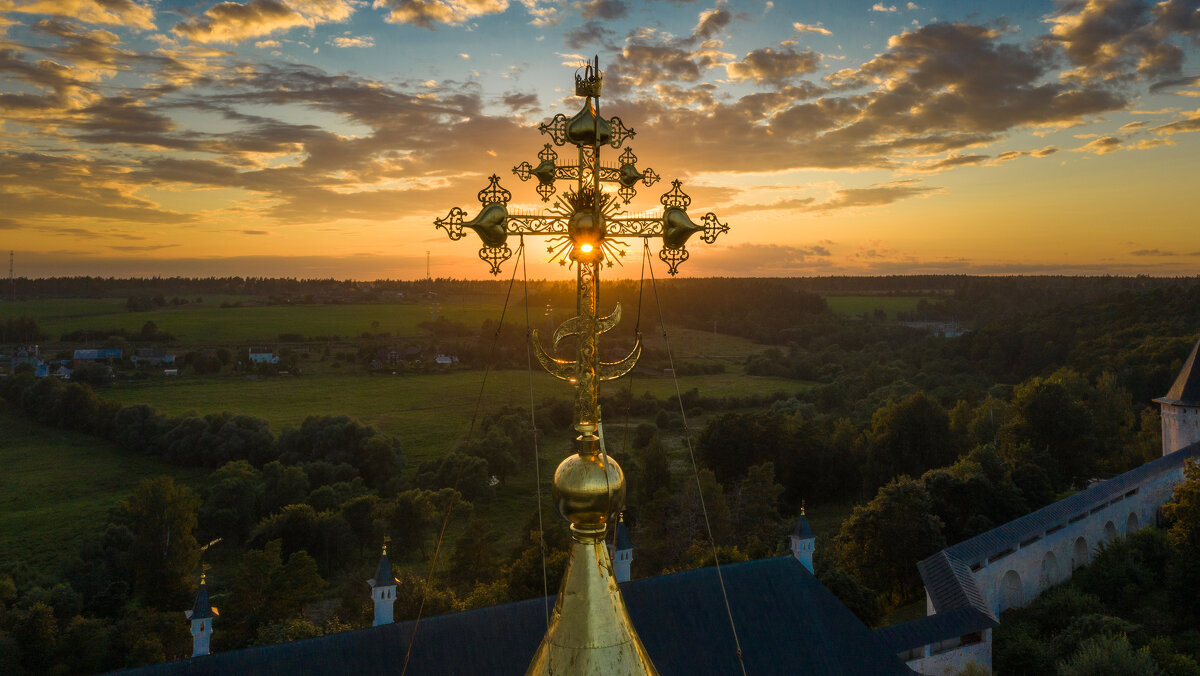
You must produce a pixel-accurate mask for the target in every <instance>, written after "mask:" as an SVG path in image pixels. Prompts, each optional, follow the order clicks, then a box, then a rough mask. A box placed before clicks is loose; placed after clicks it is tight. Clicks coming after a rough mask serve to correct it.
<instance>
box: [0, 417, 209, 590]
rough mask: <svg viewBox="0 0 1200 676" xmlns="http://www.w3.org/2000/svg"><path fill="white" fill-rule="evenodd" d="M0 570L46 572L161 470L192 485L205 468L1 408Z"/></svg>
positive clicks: (72, 551)
mask: <svg viewBox="0 0 1200 676" xmlns="http://www.w3.org/2000/svg"><path fill="white" fill-rule="evenodd" d="M0 438H2V439H3V443H0V465H3V467H4V471H3V472H0V570H7V569H9V568H10V567H12V566H15V565H24V566H27V567H28V569H29V570H30V571H32V572H34V573H35V576H36V575H38V573H39V571H40V572H41V573H45V574H52V573H53V572H54V569H55V568H56V567H57V565H58V564H60V563H63V562H65V561H67V560H69V559H70V558H72V557H74V556H76V554H77V553H78V551H79V545H80V543H81V542H82V541H83V540H84V538H85V537H87V536H88V535H89V534H92V533H94V532H95V531H97V530H98V529H100V528H102V527H103V526H104V524H105V523H106V522H107V519H106V516H107V514H108V511H109V510H110V509H112V508H113V507H115V506H116V505H117V503H119V502H120V501H121V500H123V499H124V498H125V497H126V496H128V495H129V494H130V493H131V492H132V491H133V489H134V488H135V487H136V486H137V485H138V483H139V482H140V481H141V480H143V479H146V478H149V477H152V476H157V475H160V474H170V475H171V476H174V477H175V480H176V481H180V482H183V483H185V484H189V485H192V486H197V485H199V484H200V483H201V482H202V481H203V479H204V477H205V476H207V474H208V471H207V470H204V469H197V468H186V467H178V466H175V465H171V464H168V463H166V462H163V461H161V460H158V459H155V458H148V457H143V456H139V455H135V454H133V453H129V452H126V451H124V450H121V449H119V448H117V447H116V446H114V445H112V444H110V443H108V442H105V441H103V440H100V439H97V438H95V437H92V436H88V435H85V434H79V433H75V432H67V431H63V430H59V429H55V428H52V427H46V426H43V425H40V424H38V423H36V422H32V421H30V420H28V419H26V418H24V417H17V416H16V415H14V414H13V413H10V412H9V411H7V410H5V409H3V408H0Z"/></svg>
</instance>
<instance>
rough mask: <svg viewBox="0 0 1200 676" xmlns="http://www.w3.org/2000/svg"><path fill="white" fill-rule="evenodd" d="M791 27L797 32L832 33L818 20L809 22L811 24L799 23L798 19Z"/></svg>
mask: <svg viewBox="0 0 1200 676" xmlns="http://www.w3.org/2000/svg"><path fill="white" fill-rule="evenodd" d="M792 28H793V29H795V31H796V32H797V33H801V34H803V33H816V34H817V35H833V31H831V30H829V29H828V28H826V27H824V26H822V25H821V22H820V21H818V22H817V23H811V24H810V23H800V22H799V21H797V22H796V23H794V24H792Z"/></svg>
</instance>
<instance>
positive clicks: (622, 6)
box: [580, 0, 629, 20]
mask: <svg viewBox="0 0 1200 676" xmlns="http://www.w3.org/2000/svg"><path fill="white" fill-rule="evenodd" d="M580 10H581V14H582V15H583V18H584V19H604V20H610V19H620V18H623V17H624V16H626V15H628V14H629V5H627V4H626V3H625V1H624V0H587V1H586V2H584V3H583V5H582V6H581V7H580Z"/></svg>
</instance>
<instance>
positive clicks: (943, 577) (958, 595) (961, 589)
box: [917, 550, 996, 620]
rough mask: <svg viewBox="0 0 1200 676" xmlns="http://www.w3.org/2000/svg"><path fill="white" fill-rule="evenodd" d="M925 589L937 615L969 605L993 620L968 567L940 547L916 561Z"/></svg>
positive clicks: (993, 616) (985, 600)
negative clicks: (926, 556)
mask: <svg viewBox="0 0 1200 676" xmlns="http://www.w3.org/2000/svg"><path fill="white" fill-rule="evenodd" d="M917 568H918V569H919V570H920V571H921V580H922V581H924V582H925V591H926V592H927V593H928V594H929V599H930V601H932V602H933V609H934V611H936V612H937V613H938V614H941V613H947V612H950V611H954V610H959V609H962V608H971V609H974V610H975V611H977V612H980V613H983V614H984V615H986V616H988V617H990V618H991V619H993V620H995V619H996V616H995V615H994V614H993V613H992V609H991V607H989V606H988V602H987V599H985V598H984V596H983V594H982V593H981V592H980V591H979V586H978V585H976V584H975V577H974V576H973V575H971V569H970V568H968V567H967V564H965V563H963V562H962V561H961V560H960V559H956V558H954V557H952V556H950V555H948V554H947V553H946V550H942V551H940V552H938V553H937V554H934V555H933V556H931V557H929V558H927V559H925V560H924V561H921V562H920V563H918V564H917Z"/></svg>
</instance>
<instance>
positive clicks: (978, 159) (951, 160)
mask: <svg viewBox="0 0 1200 676" xmlns="http://www.w3.org/2000/svg"><path fill="white" fill-rule="evenodd" d="M989 159H990V158H989V157H988V156H987V155H959V154H951V155H950V156H948V157H944V158H941V159H936V160H929V161H927V162H916V163H914V164H913V165H912V166H911V167H910V169H911V170H912V171H919V172H928V173H932V172H938V171H945V170H947V169H953V168H955V167H963V166H974V165H980V164H983V163H985V162H987V161H988V160H989ZM1003 159H1012V158H1011V157H1006V158H1003Z"/></svg>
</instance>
